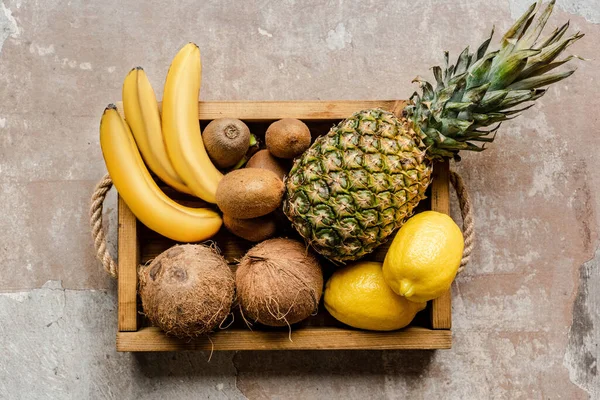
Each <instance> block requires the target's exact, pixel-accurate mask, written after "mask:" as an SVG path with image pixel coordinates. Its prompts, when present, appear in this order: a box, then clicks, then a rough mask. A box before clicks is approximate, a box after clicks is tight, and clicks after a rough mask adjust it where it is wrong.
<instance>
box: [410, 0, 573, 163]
mask: <svg viewBox="0 0 600 400" xmlns="http://www.w3.org/2000/svg"><path fill="white" fill-rule="evenodd" d="M554 5H555V0H550V1H549V3H548V4H546V5H542V2H541V1H539V2H538V3H537V4H532V5H531V6H530V7H529V8H528V9H527V11H525V13H524V14H523V15H522V16H521V17H520V18H519V19H518V20H517V21H515V23H514V24H513V25H512V26H511V28H510V29H509V30H508V31H507V32H506V33H505V34H504V35H503V36H502V38H501V39H500V43H499V49H498V50H494V49H491V50H490V49H489V47H490V44H491V39H492V38H493V35H494V29H492V31H491V33H490V36H489V37H488V38H486V39H485V40H484V41H483V43H481V45H480V46H479V47H478V49H477V51H476V52H475V53H470V52H469V47H467V48H465V49H464V50H463V51H462V52H461V53H460V55H459V56H458V59H457V61H456V64H455V65H451V64H450V61H449V53H448V52H444V66H443V67H433V75H434V77H435V80H436V82H437V85H436V88H435V89H433V87H432V86H431V85H429V84H426V83H425V82H422V80H419V81H418V82H419V85H420V86H421V93H422V94H421V96H420V97H419V96H413V98H411V102H410V105H409V106H408V107H407V108H406V109H405V115H406V117H407V118H409V119H411V120H412V121H413V125H415V127H414V129H415V131H417V132H421V133H422V132H426V134H424V136H425V138H424V139H423V140H424V142H425V144H426V145H427V146H428V150H427V151H428V154H429V155H430V156H431V157H433V158H440V157H441V158H444V157H446V158H448V157H453V158H454V159H459V158H460V157H459V156H458V152H459V151H460V150H472V151H482V150H483V149H485V145H482V146H481V147H479V146H477V145H475V144H473V143H470V142H469V141H472V142H482V143H484V144H485V143H488V142H491V141H493V140H494V137H495V135H494V136H491V134H494V133H495V132H496V131H497V130H498V129H499V127H500V123H502V122H503V121H507V120H510V119H513V118H516V117H517V116H518V115H520V114H521V113H522V112H523V111H525V110H527V109H529V108H530V107H532V106H533V105H534V103H533V102H534V101H535V100H537V99H539V98H540V97H542V96H543V95H544V94H545V93H546V90H547V89H546V88H545V87H546V86H548V85H550V84H552V83H556V82H559V81H561V80H563V79H565V78H567V77H568V76H570V75H571V74H573V72H574V70H569V71H566V72H563V71H560V67H562V66H563V65H565V64H567V63H568V62H569V61H572V60H573V59H574V58H579V59H581V57H578V56H573V55H569V56H567V57H561V55H562V54H564V52H565V50H566V49H567V48H569V46H570V45H572V44H573V43H575V42H576V41H578V40H579V39H581V38H582V37H583V34H581V33H579V32H577V33H575V34H573V35H570V36H567V37H566V38H565V39H563V38H564V37H565V35H566V34H567V31H568V29H569V22H567V23H565V24H564V25H562V26H561V27H560V28H557V29H554V30H553V31H552V32H551V33H550V34H549V35H548V36H544V35H543V33H544V32H543V31H544V28H545V27H546V25H547V23H548V21H549V18H550V15H551V14H552V11H553V9H554ZM522 103H526V104H523V106H521V108H516V107H517V106H518V105H520V104H522ZM528 103H530V104H528ZM491 126H494V128H491V129H490V128H488V130H485V129H482V128H485V127H491Z"/></svg>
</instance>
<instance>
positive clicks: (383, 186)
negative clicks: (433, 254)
mask: <svg viewBox="0 0 600 400" xmlns="http://www.w3.org/2000/svg"><path fill="white" fill-rule="evenodd" d="M431 173H432V162H431V160H430V159H429V158H428V156H427V154H426V146H425V145H424V144H423V141H422V140H421V138H420V137H419V136H418V135H417V134H416V133H415V131H414V130H413V129H412V128H411V122H410V121H408V120H406V119H404V118H402V119H400V118H397V117H396V116H395V115H394V114H392V113H390V112H387V111H383V110H380V109H371V110H363V111H360V112H357V113H355V114H354V115H352V116H351V117H350V118H348V119H346V120H344V121H342V122H340V123H339V124H338V125H337V126H334V127H333V128H331V130H330V131H329V132H328V133H327V134H326V135H323V136H321V137H319V138H317V139H316V140H315V142H314V143H313V145H312V146H311V147H310V148H309V149H308V150H307V151H306V152H305V153H304V154H303V155H302V156H300V157H299V158H297V159H296V160H295V162H294V165H293V167H292V169H291V171H290V174H289V175H288V176H287V177H286V179H285V186H286V198H285V201H284V212H285V214H286V215H287V217H288V218H289V220H290V221H291V222H292V224H293V225H294V227H295V228H296V230H297V231H298V232H299V233H300V234H301V235H302V236H303V237H304V239H305V240H306V242H307V243H308V244H310V245H311V246H312V247H313V248H314V249H315V250H316V251H317V252H319V253H320V254H322V255H323V256H325V257H327V258H328V259H330V260H332V261H335V262H341V263H343V262H346V261H352V260H356V259H358V258H361V257H363V256H364V255H366V254H369V253H370V252H372V251H373V250H374V249H375V248H376V247H377V246H379V245H381V244H383V243H384V242H385V241H386V240H387V239H388V238H389V237H390V235H391V234H392V233H393V232H394V231H395V230H396V229H397V228H399V227H400V226H401V225H402V224H403V223H404V221H405V220H406V219H407V218H408V217H410V216H411V215H412V213H413V210H414V208H415V207H416V206H417V205H418V203H419V201H421V200H422V199H423V198H425V191H426V189H427V187H428V186H429V184H430V182H431Z"/></svg>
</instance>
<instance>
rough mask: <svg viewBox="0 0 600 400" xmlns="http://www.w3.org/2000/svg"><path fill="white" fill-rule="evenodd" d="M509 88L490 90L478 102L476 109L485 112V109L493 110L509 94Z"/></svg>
mask: <svg viewBox="0 0 600 400" xmlns="http://www.w3.org/2000/svg"><path fill="white" fill-rule="evenodd" d="M508 93H509V91H508V90H494V91H489V92H487V93H486V94H485V96H483V99H481V101H480V102H479V104H477V106H476V108H475V109H476V111H478V112H485V110H488V109H489V110H493V109H495V108H497V107H498V105H500V104H501V103H502V102H503V101H504V99H505V98H506V96H507V95H508Z"/></svg>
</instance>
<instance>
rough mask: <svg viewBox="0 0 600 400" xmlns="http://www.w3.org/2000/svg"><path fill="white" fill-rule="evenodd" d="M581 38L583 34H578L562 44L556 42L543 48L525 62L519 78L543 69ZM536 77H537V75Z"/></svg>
mask: <svg viewBox="0 0 600 400" xmlns="http://www.w3.org/2000/svg"><path fill="white" fill-rule="evenodd" d="M583 36H584V35H583V34H581V33H579V32H578V33H576V34H575V35H573V36H571V37H569V38H567V39H565V40H563V41H562V42H556V43H554V44H552V45H550V46H548V47H546V48H544V50H542V52H541V53H539V54H538V55H536V56H534V57H531V58H530V59H529V60H528V61H527V67H526V68H525V69H524V70H523V71H521V74H520V75H519V78H526V77H528V76H531V75H532V74H533V73H534V72H536V71H537V70H538V69H541V68H544V67H545V66H547V65H548V64H550V63H551V62H552V61H554V60H555V59H556V58H557V57H558V56H559V55H560V54H561V53H562V52H563V51H564V50H565V49H566V48H567V47H569V46H570V45H571V44H572V43H575V42H576V41H578V40H579V39H581V38H582V37H583ZM536 75H539V73H538V74H536Z"/></svg>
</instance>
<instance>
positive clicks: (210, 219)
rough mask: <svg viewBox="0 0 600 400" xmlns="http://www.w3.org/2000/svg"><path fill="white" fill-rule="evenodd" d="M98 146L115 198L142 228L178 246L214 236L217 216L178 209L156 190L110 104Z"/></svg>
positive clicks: (220, 222) (122, 122)
mask: <svg viewBox="0 0 600 400" xmlns="http://www.w3.org/2000/svg"><path fill="white" fill-rule="evenodd" d="M100 145H101V147H102V154H103V155H104V161H105V162H106V167H107V169H108V173H109V174H110V177H111V178H112V180H113V183H114V185H115V187H116V188H117V191H118V192H119V195H120V196H121V197H122V198H123V200H124V201H125V203H126V204H127V206H129V208H130V209H131V211H132V212H133V214H134V215H135V216H136V217H137V218H138V219H139V220H140V221H141V222H142V223H143V224H144V225H146V226H147V227H148V228H150V229H152V230H154V231H156V232H158V233H160V234H161V235H163V236H166V237H168V238H170V239H173V240H176V241H179V242H200V241H203V240H206V239H208V238H210V237H211V236H213V235H214V234H215V233H217V231H218V230H219V228H220V227H221V224H222V220H221V217H220V216H219V214H218V213H217V212H215V211H213V210H210V209H208V208H190V207H185V206H182V205H180V204H179V203H176V202H175V201H173V200H171V199H170V198H169V197H167V195H165V194H164V193H163V192H162V191H161V190H160V188H159V187H158V185H157V184H156V182H154V179H152V176H151V175H150V173H149V172H148V169H147V168H146V166H145V165H144V161H143V160H142V157H141V155H140V153H139V151H138V149H137V146H136V144H135V141H134V140H133V136H132V135H131V131H130V130H129V126H128V125H127V123H126V122H125V121H124V120H123V118H122V117H121V115H120V114H119V113H118V111H117V108H116V106H115V105H114V104H111V105H109V106H108V107H107V108H106V109H105V110H104V114H103V115H102V120H101V122H100Z"/></svg>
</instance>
